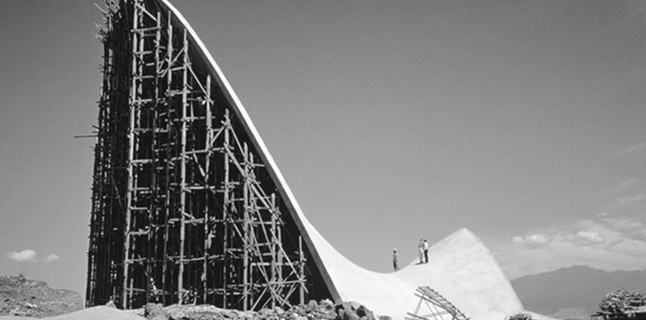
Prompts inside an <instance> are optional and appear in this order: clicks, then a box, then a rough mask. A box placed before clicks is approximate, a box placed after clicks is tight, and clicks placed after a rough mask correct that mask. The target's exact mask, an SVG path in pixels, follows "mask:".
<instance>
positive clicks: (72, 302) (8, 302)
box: [0, 275, 83, 318]
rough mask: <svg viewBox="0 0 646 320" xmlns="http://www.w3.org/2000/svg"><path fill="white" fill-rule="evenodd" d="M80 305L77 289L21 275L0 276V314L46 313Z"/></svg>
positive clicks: (72, 309)
mask: <svg viewBox="0 0 646 320" xmlns="http://www.w3.org/2000/svg"><path fill="white" fill-rule="evenodd" d="M82 308H83V298H82V297H81V295H80V294H79V293H78V292H75V291H72V290H65V289H52V288H50V287H49V286H47V283H45V282H43V281H37V280H30V279H26V278H25V277H24V276H22V275H20V276H0V316H3V315H15V316H29V317H37V318H41V317H49V316H56V315H61V314H66V313H68V312H72V311H76V310H80V309H82Z"/></svg>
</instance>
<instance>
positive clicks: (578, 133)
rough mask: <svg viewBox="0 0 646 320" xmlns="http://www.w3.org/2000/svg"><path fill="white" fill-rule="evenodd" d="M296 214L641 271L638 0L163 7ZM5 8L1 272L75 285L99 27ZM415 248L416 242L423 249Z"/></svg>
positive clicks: (348, 236) (342, 231)
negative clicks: (207, 59) (266, 154)
mask: <svg viewBox="0 0 646 320" xmlns="http://www.w3.org/2000/svg"><path fill="white" fill-rule="evenodd" d="M173 3H174V4H175V6H176V7H177V8H178V9H179V10H180V11H181V12H182V13H183V14H184V16H185V17H186V18H187V20H188V21H189V22H190V23H191V24H192V26H193V27H194V29H195V30H196V31H197V33H198V35H199V36H200V37H201V38H202V40H203V41H204V43H205V44H206V46H207V47H208V48H209V50H210V52H211V53H212V54H213V56H214V58H215V60H216V61H217V62H218V63H219V64H220V67H221V68H222V69H223V71H224V73H225V74H226V76H227V78H228V79H229V81H230V82H231V84H232V86H233V87H234V89H235V90H236V92H237V94H238V95H239V97H240V98H241V100H242V102H243V104H244V105H245V107H246V108H247V110H248V112H249V114H250V116H251V118H252V119H253V121H254V123H255V125H256V126H257V128H258V130H259V132H260V134H261V135H262V137H263V139H264V140H265V142H266V144H267V146H268V148H269V150H270V151H271V153H272V155H273V157H274V158H275V160H276V162H277V164H278V166H279V167H280V169H281V171H282V173H283V174H284V176H285V178H286V179H287V182H288V183H289V185H290V187H291V189H292V190H293V191H294V193H295V196H296V198H297V199H298V201H299V203H300V205H301V207H302V208H303V209H304V211H305V214H306V216H307V217H308V218H309V220H310V221H311V222H312V223H313V224H314V226H316V228H317V229H318V230H319V231H320V232H321V233H322V234H323V235H324V237H326V238H327V239H328V241H330V243H331V244H332V245H333V246H335V247H336V248H337V249H338V250H339V251H340V252H341V253H343V254H344V255H346V256H347V257H348V258H349V259H350V260H352V261H354V262H355V263H357V264H359V265H361V266H364V267H366V268H368V269H372V270H375V271H389V270H390V267H391V264H390V259H391V256H390V253H391V252H392V248H398V250H399V252H400V259H401V260H403V261H406V260H413V259H414V257H415V254H416V245H417V242H418V240H419V238H420V237H424V238H427V239H428V240H429V241H430V242H431V243H434V242H436V241H439V240H441V239H442V238H444V237H445V236H448V235H449V234H451V233H452V232H454V231H456V230H458V229H459V228H462V227H466V228H469V229H470V230H471V231H473V232H474V233H475V234H476V235H478V236H479V237H481V238H482V240H483V242H484V243H485V244H486V245H487V246H488V247H489V248H490V249H491V251H492V252H493V253H494V255H495V256H496V258H497V259H498V261H499V262H500V265H501V266H502V267H503V269H504V270H505V271H506V272H507V274H508V276H509V277H511V278H515V277H518V276H522V275H526V274H532V273H536V272H543V271H548V270H553V269H557V268H560V267H567V266H571V265H575V264H582V265H589V266H592V267H596V268H600V269H604V270H617V269H625V270H632V269H644V268H646V217H645V216H646V214H645V212H646V211H645V209H646V90H644V89H645V88H646V11H645V10H646V2H643V1H592V0H580V1H559V0H545V1H526V0H525V1H523V0H521V1H519V0H513V1H512V0H509V1H475V0H474V1H448V0H446V1H439V0H438V1H428V0H419V1H416V0H410V1H374V0H352V1H323V0H316V1H296V0H272V1H194V0H192V1H190V0H181V1H180V0H176V1H173ZM2 4H3V9H2V10H0V30H2V32H0V48H1V49H0V54H1V55H0V174H1V178H0V214H1V217H2V220H1V223H0V253H1V254H2V255H1V256H0V274H17V273H19V272H22V273H25V274H27V276H28V277H33V278H37V279H42V280H45V281H47V282H49V283H50V285H52V286H54V287H58V288H71V289H74V290H77V291H80V292H84V286H85V276H86V266H87V261H86V252H87V246H88V241H87V236H88V233H89V228H88V222H89V212H90V195H91V192H90V186H91V178H92V177H91V172H92V166H93V157H92V149H91V148H92V146H93V144H94V141H93V139H74V138H73V137H74V135H83V134H90V133H91V131H92V127H91V126H92V125H94V124H96V117H97V106H96V100H98V97H99V85H100V80H101V74H100V72H99V67H98V66H99V63H100V60H101V53H102V49H101V44H100V43H99V41H98V40H96V39H95V38H94V35H95V34H96V29H95V27H94V24H95V23H101V16H100V14H99V11H98V10H97V9H96V8H95V6H94V4H93V2H92V1H81V0H78V1H46V0H40V1H36V0H33V1H21V0H5V1H3V3H2ZM431 259H432V257H431Z"/></svg>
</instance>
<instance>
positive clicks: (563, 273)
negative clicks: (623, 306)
mask: <svg viewBox="0 0 646 320" xmlns="http://www.w3.org/2000/svg"><path fill="white" fill-rule="evenodd" d="M511 284H512V286H513V287H514V289H515V290H516V293H517V294H518V297H519V298H520V301H521V302H522V303H523V306H524V307H525V309H527V310H531V311H534V312H537V313H540V314H544V315H548V316H551V317H554V318H558V319H590V315H592V314H594V313H595V312H596V311H597V309H598V305H599V302H600V301H601V299H602V298H603V297H604V296H605V295H606V294H608V293H610V292H612V291H614V290H617V289H625V290H631V291H641V292H646V270H643V271H613V272H607V271H603V270H598V269H593V268H590V267H587V266H573V267H569V268H563V269H558V270H555V271H550V272H545V273H540V274H534V275H528V276H524V277H521V278H517V279H514V280H512V281H511Z"/></svg>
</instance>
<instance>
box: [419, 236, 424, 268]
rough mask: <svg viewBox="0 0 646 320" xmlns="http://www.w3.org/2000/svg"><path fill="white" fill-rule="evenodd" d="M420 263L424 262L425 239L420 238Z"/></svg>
mask: <svg viewBox="0 0 646 320" xmlns="http://www.w3.org/2000/svg"><path fill="white" fill-rule="evenodd" d="M418 247H419V264H422V263H424V239H419V246H418Z"/></svg>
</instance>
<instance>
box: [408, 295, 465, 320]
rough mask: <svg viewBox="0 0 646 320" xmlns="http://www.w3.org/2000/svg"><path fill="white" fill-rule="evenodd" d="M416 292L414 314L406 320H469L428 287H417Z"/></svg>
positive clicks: (410, 313) (410, 314) (409, 315)
mask: <svg viewBox="0 0 646 320" xmlns="http://www.w3.org/2000/svg"><path fill="white" fill-rule="evenodd" d="M416 291H417V292H416V293H415V296H416V297H418V298H419V299H420V300H419V303H418V304H417V307H416V308H415V312H409V313H408V314H407V317H406V319H407V320H469V318H468V317H467V316H466V315H465V314H464V313H462V311H460V310H459V309H458V308H457V307H455V306H454V305H453V304H452V303H451V302H449V301H448V300H446V298H444V296H442V295H441V294H439V293H438V292H437V291H435V290H433V289H431V288H430V287H419V288H417V290H416ZM422 306H426V308H422ZM425 312H428V313H425Z"/></svg>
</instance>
